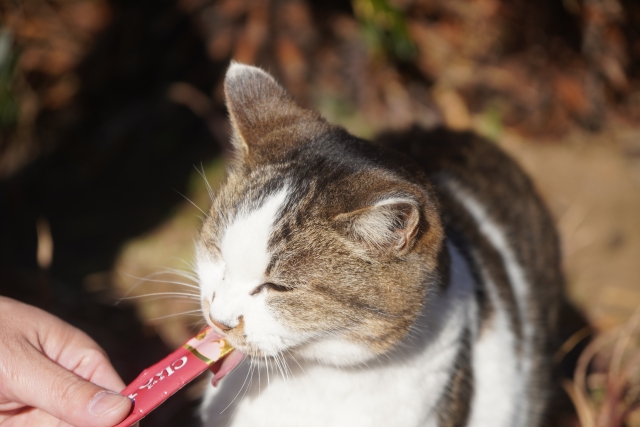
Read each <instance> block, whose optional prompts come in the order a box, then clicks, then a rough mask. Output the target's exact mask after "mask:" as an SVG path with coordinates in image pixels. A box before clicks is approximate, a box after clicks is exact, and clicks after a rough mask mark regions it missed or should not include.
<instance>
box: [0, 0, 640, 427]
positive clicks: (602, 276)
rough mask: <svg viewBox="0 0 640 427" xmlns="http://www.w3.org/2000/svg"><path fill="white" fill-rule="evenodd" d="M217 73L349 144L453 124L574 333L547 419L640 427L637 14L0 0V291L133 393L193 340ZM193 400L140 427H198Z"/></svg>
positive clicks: (556, 2)
mask: <svg viewBox="0 0 640 427" xmlns="http://www.w3.org/2000/svg"><path fill="white" fill-rule="evenodd" d="M231 59H235V60H237V61H240V62H244V63H248V64H255V65H259V66H261V67H263V68H264V69H266V70H268V71H269V72H271V73H272V74H273V75H274V76H275V77H276V78H277V79H278V80H279V81H280V82H281V83H282V84H283V85H284V86H285V87H286V88H287V89H288V90H289V91H290V92H291V93H292V94H293V95H294V97H295V98H296V99H297V100H298V101H299V102H300V103H301V104H303V105H305V106H308V107H313V108H316V109H318V110H320V111H321V112H322V114H323V115H324V116H325V117H326V118H327V119H328V120H330V121H332V122H334V123H339V124H342V125H343V126H345V127H346V128H347V129H348V130H349V131H351V132H352V133H354V134H356V135H358V136H362V137H366V138H370V137H373V136H375V134H376V133H378V132H379V131H382V130H389V129H403V128H406V127H408V126H410V125H411V124H413V123H418V124H420V125H422V126H424V127H435V126H446V127H448V128H449V129H452V130H455V131H467V130H469V131H474V132H477V133H480V134H482V135H484V136H485V137H486V138H488V139H489V140H491V141H492V142H493V143H495V144H497V145H499V146H500V147H502V148H503V149H504V150H506V151H507V152H508V153H510V154H511V155H512V156H513V157H514V158H516V159H517V160H518V161H519V163H520V164H521V165H522V166H523V167H524V168H525V169H526V170H527V171H528V172H529V174H530V175H531V176H532V177H533V180H534V181H535V183H536V185H537V188H538V190H539V191H540V193H541V194H542V195H543V198H544V199H545V200H546V202H547V204H548V206H549V208H550V210H551V212H552V214H553V215H554V217H555V219H556V222H557V224H558V228H559V230H560V233H561V236H562V249H563V254H564V265H565V272H566V276H567V281H568V286H567V295H568V297H569V299H570V301H571V302H572V304H573V305H574V306H575V307H576V308H577V310H578V311H579V312H581V313H582V317H584V319H578V318H577V317H575V316H574V317H573V318H568V319H567V320H566V321H565V325H566V328H565V329H566V331H565V332H566V333H565V335H566V337H565V340H564V341H563V342H559V343H558V353H557V354H556V362H557V364H558V366H559V371H561V374H562V376H561V375H560V374H559V377H561V378H560V379H559V381H558V391H557V394H556V395H555V396H554V402H555V403H556V409H555V413H554V414H553V415H552V417H551V419H553V422H554V423H555V424H557V425H561V426H583V427H587V426H590V427H591V426H593V427H605V426H606V427H614V426H625V425H627V426H639V425H640V412H638V411H636V407H637V406H638V404H639V403H640V372H638V370H636V367H639V366H640V356H638V355H639V354H640V352H639V348H640V341H639V334H638V328H637V326H638V324H640V312H637V311H636V309H637V307H639V306H640V2H638V1H637V0H537V1H527V0H352V1H346V0H342V1H338V0H324V1H311V0H269V1H267V0H219V1H213V0H176V1H170V0H0V294H2V295H5V296H10V297H13V298H17V299H20V300H22V301H26V302H28V303H31V304H34V305H37V306H39V307H42V308H44V309H46V310H48V311H50V312H52V313H54V314H56V315H58V316H60V317H62V318H63V319H65V320H67V321H69V322H71V323H72V324H74V325H76V326H78V327H80V328H81V329H83V330H85V331H87V332H88V333H89V334H90V335H91V336H93V337H94V338H95V339H96V340H97V341H98V342H99V343H100V344H101V345H102V346H103V347H104V348H105V349H106V350H107V351H108V353H109V355H110V357H111V359H112V361H113V363H114V365H115V366H116V368H117V369H118V371H119V372H120V373H121V375H122V377H123V378H124V379H125V381H130V380H132V379H133V378H134V377H135V376H136V375H137V374H138V373H139V372H140V371H141V370H142V369H143V368H145V367H147V366H148V365H150V364H152V363H154V362H155V361H157V360H158V359H159V358H161V357H162V356H164V355H165V354H166V353H167V352H168V351H170V349H172V348H174V347H176V346H178V345H180V344H181V343H182V341H183V340H184V339H185V338H187V337H189V336H190V335H192V334H193V333H194V332H195V331H197V329H198V328H199V325H201V322H200V317H199V314H198V304H197V303H195V301H194V298H193V288H192V287H189V286H193V284H194V282H193V281H192V280H191V278H190V277H189V276H190V273H191V267H190V265H191V262H192V254H193V241H194V239H195V237H196V236H197V233H198V227H199V224H200V217H201V216H202V215H203V213H202V212H201V211H200V209H202V210H204V211H206V210H207V208H208V204H209V195H208V185H210V186H211V187H212V188H213V190H214V191H215V188H216V187H217V186H218V185H220V183H221V182H222V180H223V179H224V165H225V159H227V158H228V156H229V124H228V121H227V116H226V110H225V108H224V104H223V95H222V78H223V76H224V72H225V70H226V68H227V66H228V64H229V61H230V60H231ZM574 369H575V371H574ZM203 385H204V384H199V385H196V386H194V387H191V388H190V389H187V390H185V391H183V392H182V393H180V395H178V396H176V397H175V398H173V399H171V400H170V401H169V402H168V403H167V404H165V405H163V406H162V407H161V408H160V409H159V410H158V411H157V412H156V413H155V414H153V415H152V416H150V417H149V418H148V419H146V420H145V421H143V426H145V425H146V426H168V425H181V426H187V425H194V426H195V425H197V422H196V420H195V418H194V417H193V415H192V410H193V408H194V407H195V405H196V404H197V396H198V393H199V390H200V388H201V387H202V386H203ZM550 423H551V421H550Z"/></svg>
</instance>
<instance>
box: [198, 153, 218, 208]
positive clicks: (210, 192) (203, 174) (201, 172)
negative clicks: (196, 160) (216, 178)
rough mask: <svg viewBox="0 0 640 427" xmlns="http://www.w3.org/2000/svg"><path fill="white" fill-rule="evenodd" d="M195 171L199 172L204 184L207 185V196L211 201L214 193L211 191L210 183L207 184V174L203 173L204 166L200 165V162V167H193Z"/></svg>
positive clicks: (213, 199)
mask: <svg viewBox="0 0 640 427" xmlns="http://www.w3.org/2000/svg"><path fill="white" fill-rule="evenodd" d="M194 168H195V169H196V172H198V173H199V174H200V176H201V177H202V179H203V180H204V183H205V185H206V186H207V193H209V198H210V199H211V203H213V202H214V201H215V198H216V197H215V193H214V192H213V188H211V184H209V180H208V179H207V176H206V175H205V173H204V166H203V165H202V163H200V169H201V170H199V169H198V168H196V167H195V165H194Z"/></svg>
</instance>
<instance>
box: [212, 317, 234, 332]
mask: <svg viewBox="0 0 640 427" xmlns="http://www.w3.org/2000/svg"><path fill="white" fill-rule="evenodd" d="M211 322H212V323H213V324H214V325H215V326H216V327H217V328H218V329H220V330H221V331H222V332H229V331H230V330H231V329H233V328H232V327H231V326H227V325H225V324H222V323H220V322H217V321H216V320H215V319H213V318H211Z"/></svg>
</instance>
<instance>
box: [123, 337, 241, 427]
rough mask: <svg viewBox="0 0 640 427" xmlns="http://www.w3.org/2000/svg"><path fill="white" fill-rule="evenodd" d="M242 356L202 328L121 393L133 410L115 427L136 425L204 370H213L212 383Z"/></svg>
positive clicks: (222, 340) (220, 338) (232, 366)
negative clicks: (129, 400) (130, 402)
mask: <svg viewBox="0 0 640 427" xmlns="http://www.w3.org/2000/svg"><path fill="white" fill-rule="evenodd" d="M230 353H231V354H230ZM225 356H228V357H226V358H225ZM243 357H244V356H243V355H242V354H241V353H239V352H237V351H233V347H231V346H230V345H229V344H228V343H227V342H226V341H225V340H224V338H223V337H222V336H220V335H218V334H216V333H215V332H213V331H212V330H211V328H205V329H203V330H202V331H201V332H200V333H199V334H198V335H196V336H195V337H193V338H191V339H190V340H189V341H187V342H186V343H185V344H184V345H183V346H182V347H180V348H178V349H177V350H176V351H174V352H173V353H171V354H170V355H168V356H167V357H165V358H164V359H162V360H161V361H160V362H158V363H156V364H155V365H153V366H151V367H149V368H147V369H145V370H144V371H143V372H142V373H141V374H140V375H139V376H138V378H136V379H135V380H134V381H133V382H132V383H131V384H129V385H128V386H127V387H126V388H125V389H124V390H122V391H121V392H120V393H121V394H123V395H125V396H128V397H129V398H130V399H131V400H132V402H133V409H132V411H131V413H130V414H129V416H128V417H127V418H125V419H124V421H122V422H121V423H120V424H118V425H117V426H116V427H129V426H131V425H133V424H135V423H136V422H138V421H139V420H141V419H142V418H144V417H145V416H147V415H148V414H149V412H151V411H152V410H154V409H155V408H157V407H158V406H160V404H161V403H162V402H164V401H165V400H167V399H168V398H169V396H171V395H172V394H174V393H175V392H177V391H178V390H180V389H181V388H182V387H184V386H185V385H187V384H188V383H189V382H190V381H191V380H193V379H194V378H195V377H197V376H198V375H200V374H201V373H203V372H204V371H206V370H207V369H210V368H212V370H213V371H214V378H213V383H214V385H215V384H216V383H217V382H218V381H219V380H220V379H221V378H222V377H223V376H224V375H226V374H227V373H229V372H230V371H231V370H232V369H233V368H234V367H235V366H237V365H238V364H239V363H240V362H241V361H242V359H243ZM223 358H225V360H222V361H221V363H216V362H217V361H220V360H221V359H223ZM226 359H229V360H226ZM214 364H215V365H214Z"/></svg>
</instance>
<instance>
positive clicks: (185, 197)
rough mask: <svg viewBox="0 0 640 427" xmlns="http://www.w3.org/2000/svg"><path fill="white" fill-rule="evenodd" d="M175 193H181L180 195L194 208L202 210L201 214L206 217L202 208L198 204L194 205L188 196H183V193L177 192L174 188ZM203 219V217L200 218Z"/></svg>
mask: <svg viewBox="0 0 640 427" xmlns="http://www.w3.org/2000/svg"><path fill="white" fill-rule="evenodd" d="M174 191H175V192H176V193H178V194H179V195H181V196H182V197H184V199H185V200H186V201H187V202H189V203H191V204H192V205H193V206H194V207H195V208H196V209H198V210H199V211H200V212H202V214H203V215H204V216H205V217H206V216H207V213H206V212H205V211H203V210H202V209H200V206H198V205H196V204H195V203H194V202H193V201H192V200H191V199H190V198H188V197H187V196H185V195H184V194H182V193H181V192H179V191H178V190H174ZM202 219H204V218H202Z"/></svg>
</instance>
